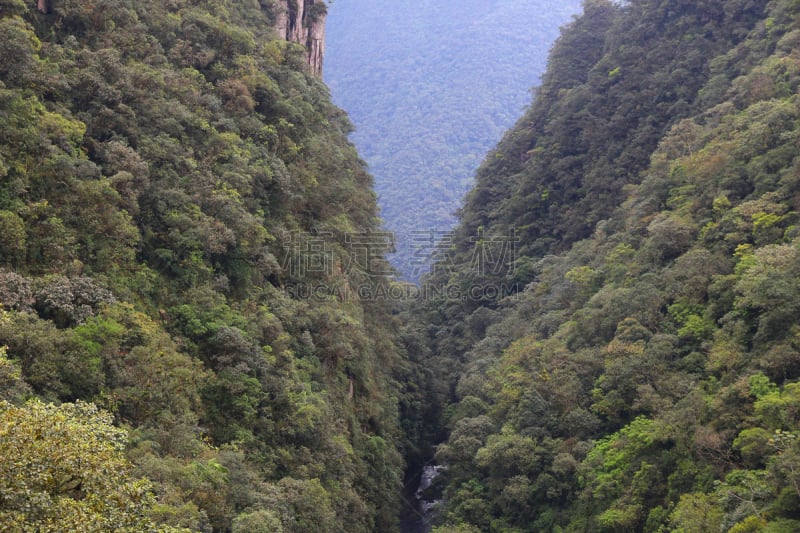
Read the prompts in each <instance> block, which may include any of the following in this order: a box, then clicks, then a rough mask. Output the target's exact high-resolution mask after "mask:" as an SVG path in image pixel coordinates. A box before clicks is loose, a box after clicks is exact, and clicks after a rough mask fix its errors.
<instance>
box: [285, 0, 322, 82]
mask: <svg viewBox="0 0 800 533" xmlns="http://www.w3.org/2000/svg"><path fill="white" fill-rule="evenodd" d="M327 12H328V10H327V6H326V4H325V2H324V0H279V1H278V13H277V19H276V24H275V26H276V30H277V32H278V35H279V36H281V37H282V38H284V39H286V40H287V41H291V42H295V43H299V44H302V45H303V46H305V47H306V50H307V57H308V64H309V66H310V67H311V71H312V72H313V73H314V75H315V76H318V77H322V60H323V58H324V55H325V17H326V16H327Z"/></svg>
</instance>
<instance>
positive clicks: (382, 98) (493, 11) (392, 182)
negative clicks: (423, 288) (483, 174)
mask: <svg viewBox="0 0 800 533" xmlns="http://www.w3.org/2000/svg"><path fill="white" fill-rule="evenodd" d="M579 10H580V2H579V0H568V1H563V0H562V1H558V2H556V1H552V0H526V1H518V0H491V1H489V0H459V1H455V0H444V1H442V0H439V1H436V2H432V1H428V0H413V1H404V2H374V1H370V0H336V2H335V3H334V4H333V5H332V7H331V9H330V16H329V18H328V30H327V40H328V46H327V49H328V53H327V56H326V60H325V81H326V82H327V83H328V84H329V85H330V86H331V92H332V94H333V99H334V101H335V102H336V103H337V104H339V105H340V106H342V108H344V109H345V110H346V111H347V112H348V114H349V115H350V117H351V119H352V120H353V123H354V124H355V125H356V131H355V132H354V133H353V135H352V136H351V139H352V140H353V142H354V143H355V144H356V146H357V147H358V150H359V153H360V154H361V156H362V157H363V158H364V159H365V160H366V161H367V163H368V164H369V169H370V172H372V173H373V174H374V175H375V187H376V190H377V192H378V194H379V196H380V199H379V203H380V207H381V216H382V218H383V219H384V221H385V225H386V227H387V229H389V230H390V231H392V232H394V233H395V234H396V240H397V252H396V253H394V254H392V255H391V256H390V260H391V261H392V264H393V265H394V266H395V267H396V268H397V269H398V271H399V272H400V274H401V276H402V277H403V278H404V279H409V280H413V281H416V280H418V279H419V277H420V276H421V275H422V274H424V273H425V272H427V271H428V270H430V256H431V255H432V253H433V252H434V251H435V249H436V246H435V244H436V242H437V241H441V240H442V239H444V238H445V236H446V234H447V233H448V232H449V231H451V230H452V228H453V226H454V224H455V220H456V219H455V212H456V210H457V209H458V208H459V207H460V206H461V203H462V200H463V197H464V195H465V194H466V193H467V191H468V190H469V188H470V187H471V186H472V185H473V176H474V172H475V169H476V168H477V167H478V166H479V164H480V162H481V160H483V158H484V156H485V154H486V152H487V151H488V150H489V149H490V148H491V147H492V146H493V145H494V144H495V143H497V142H498V141H499V140H500V137H501V136H502V134H503V132H504V131H505V130H506V129H507V128H509V127H510V126H511V125H512V124H513V123H514V121H515V120H516V119H517V118H518V117H519V115H520V113H522V111H523V109H524V106H525V105H526V104H527V103H528V100H529V99H530V92H529V91H530V88H531V87H533V86H534V85H536V84H538V83H539V78H540V76H541V74H542V72H544V69H545V65H546V59H547V52H548V50H549V48H550V46H551V45H552V43H553V41H554V40H555V38H556V37H557V36H558V28H559V27H560V26H561V25H563V24H565V23H567V22H568V21H569V20H570V16H571V15H573V14H574V13H577V12H578V11H579Z"/></svg>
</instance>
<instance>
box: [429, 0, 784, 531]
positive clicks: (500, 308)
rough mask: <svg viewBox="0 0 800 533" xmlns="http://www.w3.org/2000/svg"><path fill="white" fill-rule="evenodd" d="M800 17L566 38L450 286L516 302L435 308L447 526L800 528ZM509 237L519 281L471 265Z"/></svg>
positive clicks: (618, 24) (777, 11)
mask: <svg viewBox="0 0 800 533" xmlns="http://www.w3.org/2000/svg"><path fill="white" fill-rule="evenodd" d="M799 7H800V6H798V4H797V2H791V1H780V0H778V1H773V2H769V3H764V2H746V1H743V2H717V1H708V2H682V1H669V2H656V1H648V0H641V1H635V2H625V3H622V4H621V5H616V4H612V3H610V2H603V1H592V2H586V3H585V10H586V15H584V17H582V18H580V19H578V20H576V21H575V22H574V23H573V24H572V25H571V26H569V27H567V28H566V29H565V30H564V32H563V35H562V38H561V40H560V41H559V42H558V44H557V45H556V47H555V48H554V50H553V54H552V56H551V64H550V68H549V70H548V73H547V75H546V76H545V78H544V81H543V85H542V88H541V89H540V90H539V91H538V93H537V95H536V98H535V100H534V103H533V105H532V107H531V108H530V110H529V111H528V113H527V114H526V116H525V117H524V118H523V119H522V120H521V121H520V122H519V123H518V125H517V127H515V128H514V129H512V130H511V131H510V132H509V133H508V134H507V135H506V137H505V139H504V140H503V141H502V142H501V143H500V144H499V145H498V147H497V149H496V150H495V152H493V153H492V154H490V156H489V158H488V159H487V160H486V161H485V162H484V165H483V166H482V168H481V170H480V171H479V174H478V184H477V186H476V188H475V189H474V190H473V191H472V193H470V196H469V197H468V201H467V204H466V206H465V207H464V209H463V211H462V218H461V226H460V227H459V230H458V233H457V238H456V239H455V242H454V255H453V258H455V260H454V266H452V268H450V270H449V271H447V272H443V273H440V274H439V275H434V276H431V278H430V279H429V280H428V283H429V284H430V286H431V287H433V288H442V287H445V288H447V287H450V288H452V287H456V286H459V284H463V283H478V284H498V283H500V282H503V281H505V282H507V283H517V285H516V286H515V287H514V289H515V290H516V291H517V292H516V294H514V295H513V296H512V297H509V298H505V299H501V298H497V299H489V300H488V301H487V300H484V301H475V300H467V301H458V302H455V301H453V300H452V299H447V298H442V299H440V300H438V301H434V302H427V303H423V304H420V305H419V306H418V307H417V309H415V315H416V316H421V317H424V318H423V320H429V321H430V324H431V326H430V327H429V329H428V331H427V333H428V334H429V337H428V338H429V339H430V340H429V345H430V355H424V356H422V357H420V362H424V364H425V366H427V367H430V368H436V369H438V370H439V371H440V372H441V376H442V378H443V379H442V383H439V384H437V386H438V387H443V388H444V389H445V390H449V392H450V395H449V397H446V398H447V401H448V402H449V405H445V406H443V408H442V412H443V413H444V416H442V417H441V418H440V419H439V425H438V427H439V428H441V429H442V430H445V431H447V432H448V433H449V436H448V438H447V439H446V440H445V441H444V442H443V443H442V444H441V445H440V446H439V448H438V453H437V459H438V460H439V461H440V462H442V463H444V464H446V465H447V467H448V470H447V480H446V486H445V489H444V496H445V499H446V504H445V509H444V511H443V516H442V522H443V523H444V524H445V525H444V526H443V527H442V529H441V530H443V531H448V530H450V529H448V528H449V527H452V528H453V529H452V530H455V531H458V530H459V528H461V529H464V528H467V530H469V529H468V528H469V527H470V526H471V527H477V528H478V529H479V530H481V531H498V532H499V531H575V532H577V531H582V532H585V531H592V532H593V531H596V532H605V531H646V532H664V531H739V532H741V531H793V530H794V529H796V526H797V523H796V521H797V520H798V512H799V511H798V509H800V507H799V504H800V499H798V491H797V487H798V484H797V481H796V479H795V478H796V477H797V476H796V475H795V472H796V471H797V470H796V469H797V465H796V459H797V454H798V440H797V439H798V437H797V435H798V432H799V431H800V425H798V422H800V421H798V418H797V411H796V406H797V399H798V398H797V394H796V393H797V389H798V384H797V380H798V379H800V366H798V357H797V349H798V331H800V323H798V316H800V314H798V311H800V310H799V309H798V308H797V302H798V294H797V289H798V287H797V279H798V270H797V269H798V245H800V241H799V240H798V233H797V228H796V225H797V217H798V215H797V213H798V207H800V204H798V200H797V198H798V197H797V191H798V187H797V186H798V181H797V176H798V173H797V170H798V159H797V130H798V127H800V107H798V105H800V100H798V97H797V91H796V89H797V86H798V85H797V84H798V82H800V75H798V72H800V71H798V69H797V57H798V55H797V54H798V44H800V41H798V39H797V35H796V34H797V30H796V29H795V28H796V27H797V20H798V15H799V14H800V12H798V8H799ZM509 229H516V230H518V232H519V236H520V243H519V247H518V249H517V255H516V264H515V265H507V269H506V270H504V271H501V272H475V271H474V269H470V262H469V260H470V257H471V254H472V253H473V250H474V248H475V240H474V237H475V236H479V235H480V236H487V235H488V236H492V235H506V234H508V231H509ZM484 238H485V237H484ZM512 267H516V268H512ZM487 316H491V320H490V321H489V322H488V324H487V323H486V322H485V320H479V319H482V318H485V317H487ZM476 326H478V327H476ZM417 342H419V341H417ZM448 415H449V416H448ZM467 427H469V428H471V431H469V432H465V428H467ZM467 433H468V434H470V435H473V436H472V437H466V434H467Z"/></svg>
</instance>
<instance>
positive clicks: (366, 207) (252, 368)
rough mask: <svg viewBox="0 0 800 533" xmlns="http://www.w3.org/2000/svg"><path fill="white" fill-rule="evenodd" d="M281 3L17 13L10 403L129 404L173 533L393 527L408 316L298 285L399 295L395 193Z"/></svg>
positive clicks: (7, 197)
mask: <svg viewBox="0 0 800 533" xmlns="http://www.w3.org/2000/svg"><path fill="white" fill-rule="evenodd" d="M276 7H277V6H276V5H275V4H274V3H273V2H228V1H221V2H217V1H215V2H205V1H201V2H185V1H176V2H154V1H145V2H129V1H124V0H122V1H120V0H101V1H98V2H89V3H87V2H80V1H73V0H69V1H67V0H64V1H59V2H53V3H52V5H51V9H50V13H48V14H44V13H41V12H40V11H39V10H38V9H37V6H36V2H27V3H21V2H15V1H5V2H0V57H2V61H0V268H1V269H2V270H0V304H2V309H0V313H2V315H0V346H7V347H8V348H7V352H6V351H4V352H3V358H2V360H3V361H5V363H3V364H2V367H3V368H2V372H0V373H2V376H0V378H1V379H0V381H2V387H3V391H2V397H3V398H5V399H10V400H13V401H23V400H25V399H26V398H27V397H28V396H29V395H30V394H36V395H38V396H40V397H42V398H44V399H46V400H49V401H53V402H67V401H76V400H81V401H87V402H88V401H91V402H94V403H96V404H98V405H100V406H102V407H103V408H105V409H107V410H109V411H111V412H113V413H114V416H115V418H116V422H117V423H118V424H120V425H124V426H126V427H127V428H129V429H130V442H129V445H128V448H129V450H128V455H129V457H130V459H131V461H132V463H133V465H134V468H135V470H136V474H137V476H138V477H146V478H149V479H150V480H152V481H153V483H154V485H153V487H154V490H155V493H156V496H157V497H158V503H157V504H156V505H155V507H154V508H153V513H154V516H155V517H156V518H157V520H158V521H159V522H161V523H163V524H166V525H171V526H176V527H187V528H190V529H192V530H199V531H219V532H222V531H231V530H233V531H257V530H258V531H263V530H264V529H263V528H264V527H267V528H268V529H269V528H272V529H269V530H279V528H280V527H282V528H283V531H287V532H288V531H298V532H299V531H309V532H310V531H349V532H365V533H366V532H369V531H392V530H394V529H396V527H397V511H398V508H399V504H398V499H399V496H400V494H399V493H400V484H401V472H402V466H403V465H402V458H401V455H400V453H399V451H398V450H399V449H400V447H401V439H400V435H399V424H398V419H397V413H396V408H395V405H394V404H395V402H396V396H397V388H398V386H397V385H396V383H395V382H394V381H393V380H392V372H393V369H394V368H395V367H396V366H397V365H398V363H399V361H400V352H399V349H398V348H397V346H396V343H395V340H394V333H393V331H394V330H395V327H396V326H395V323H394V319H393V318H392V317H391V315H390V314H389V310H388V309H387V308H385V307H384V306H383V305H382V304H380V303H375V302H366V301H362V300H360V299H359V293H358V292H357V291H355V290H353V291H351V292H350V293H348V294H347V295H346V297H345V298H339V297H338V296H336V295H332V296H330V297H327V296H325V295H323V297H321V298H320V299H319V301H316V300H307V299H305V298H304V297H301V296H297V297H295V296H294V293H293V292H291V290H290V289H292V288H294V287H296V286H302V285H303V284H311V283H315V284H317V285H320V286H323V287H334V288H336V287H339V288H341V287H348V288H356V287H363V288H366V289H372V290H374V289H375V288H376V287H382V286H386V285H387V283H388V282H387V280H386V278H385V277H384V276H383V275H376V274H375V273H374V272H368V271H365V270H364V269H359V268H355V267H354V263H353V254H354V251H353V249H352V246H350V244H351V241H350V240H349V239H350V237H349V236H350V235H353V234H357V235H360V234H364V233H367V232H375V231H377V230H378V229H379V220H378V218H377V206H376V202H375V194H374V193H373V192H372V188H371V186H372V182H371V177H370V176H369V174H368V173H367V172H366V171H365V169H364V167H363V164H362V163H361V161H360V160H359V158H358V156H357V154H356V152H355V149H354V148H353V146H352V145H351V144H350V143H349V142H348V141H347V138H346V134H347V133H348V132H349V131H350V130H351V126H350V124H349V122H348V120H347V119H346V117H345V116H344V114H343V113H342V112H341V111H340V110H339V109H337V108H335V107H334V106H333V105H332V104H331V102H330V100H329V98H328V93H327V90H326V88H325V87H324V86H323V85H322V84H321V83H320V82H319V81H318V80H316V79H314V78H313V77H312V76H311V75H310V74H309V73H308V71H307V67H306V65H305V59H304V58H305V52H304V50H302V48H300V49H298V47H297V46H295V45H290V44H288V43H286V42H282V41H276V40H274V39H273V35H272V27H273V26H274V23H275V15H276ZM323 7H324V6H323ZM320 14H321V12H319V10H318V11H317V12H316V15H320ZM312 233H313V234H317V235H323V236H324V237H323V238H324V246H325V250H324V251H325V252H326V253H327V254H329V255H328V256H326V257H329V258H330V261H329V263H328V264H327V265H326V266H327V268H326V269H324V270H322V271H319V272H317V271H312V270H309V269H307V268H301V266H302V265H300V264H299V263H297V260H298V258H296V257H295V256H294V254H295V253H296V252H297V250H301V251H302V250H303V249H302V245H303V244H304V241H303V240H302V239H309V238H311V236H312ZM384 251H385V249H383V248H380V249H379V248H374V249H371V250H370V252H371V253H372V254H373V257H371V258H370V261H371V265H370V266H371V267H376V266H378V265H379V263H380V262H381V261H382V254H383V253H384ZM355 266H358V265H355ZM332 294H334V293H332ZM335 294H339V293H335ZM6 354H7V355H6ZM0 362H2V361H0ZM16 365H18V367H19V368H20V371H19V372H17V371H16V368H17V366H16ZM15 372H17V373H15ZM20 372H21V375H20V376H18V378H21V379H17V378H14V376H17V374H19V373H20ZM12 378H13V379H12ZM259 528H261V529H259Z"/></svg>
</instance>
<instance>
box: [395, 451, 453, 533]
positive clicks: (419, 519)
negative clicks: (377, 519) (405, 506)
mask: <svg viewBox="0 0 800 533" xmlns="http://www.w3.org/2000/svg"><path fill="white" fill-rule="evenodd" d="M443 470H444V467H442V466H436V465H430V466H426V467H424V468H423V470H422V474H421V475H420V480H419V486H418V487H417V490H416V491H415V492H414V494H413V499H412V501H411V502H409V507H410V509H409V510H408V512H407V513H406V516H405V517H403V520H402V522H401V524H400V531H401V532H402V533H429V532H430V530H431V529H432V521H433V518H434V515H435V513H436V505H437V504H438V503H440V501H441V500H436V499H430V498H432V497H433V496H432V495H431V494H430V491H429V490H428V489H430V488H431V486H432V485H433V482H434V480H435V479H436V478H437V477H439V474H441V473H442V471H443Z"/></svg>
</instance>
